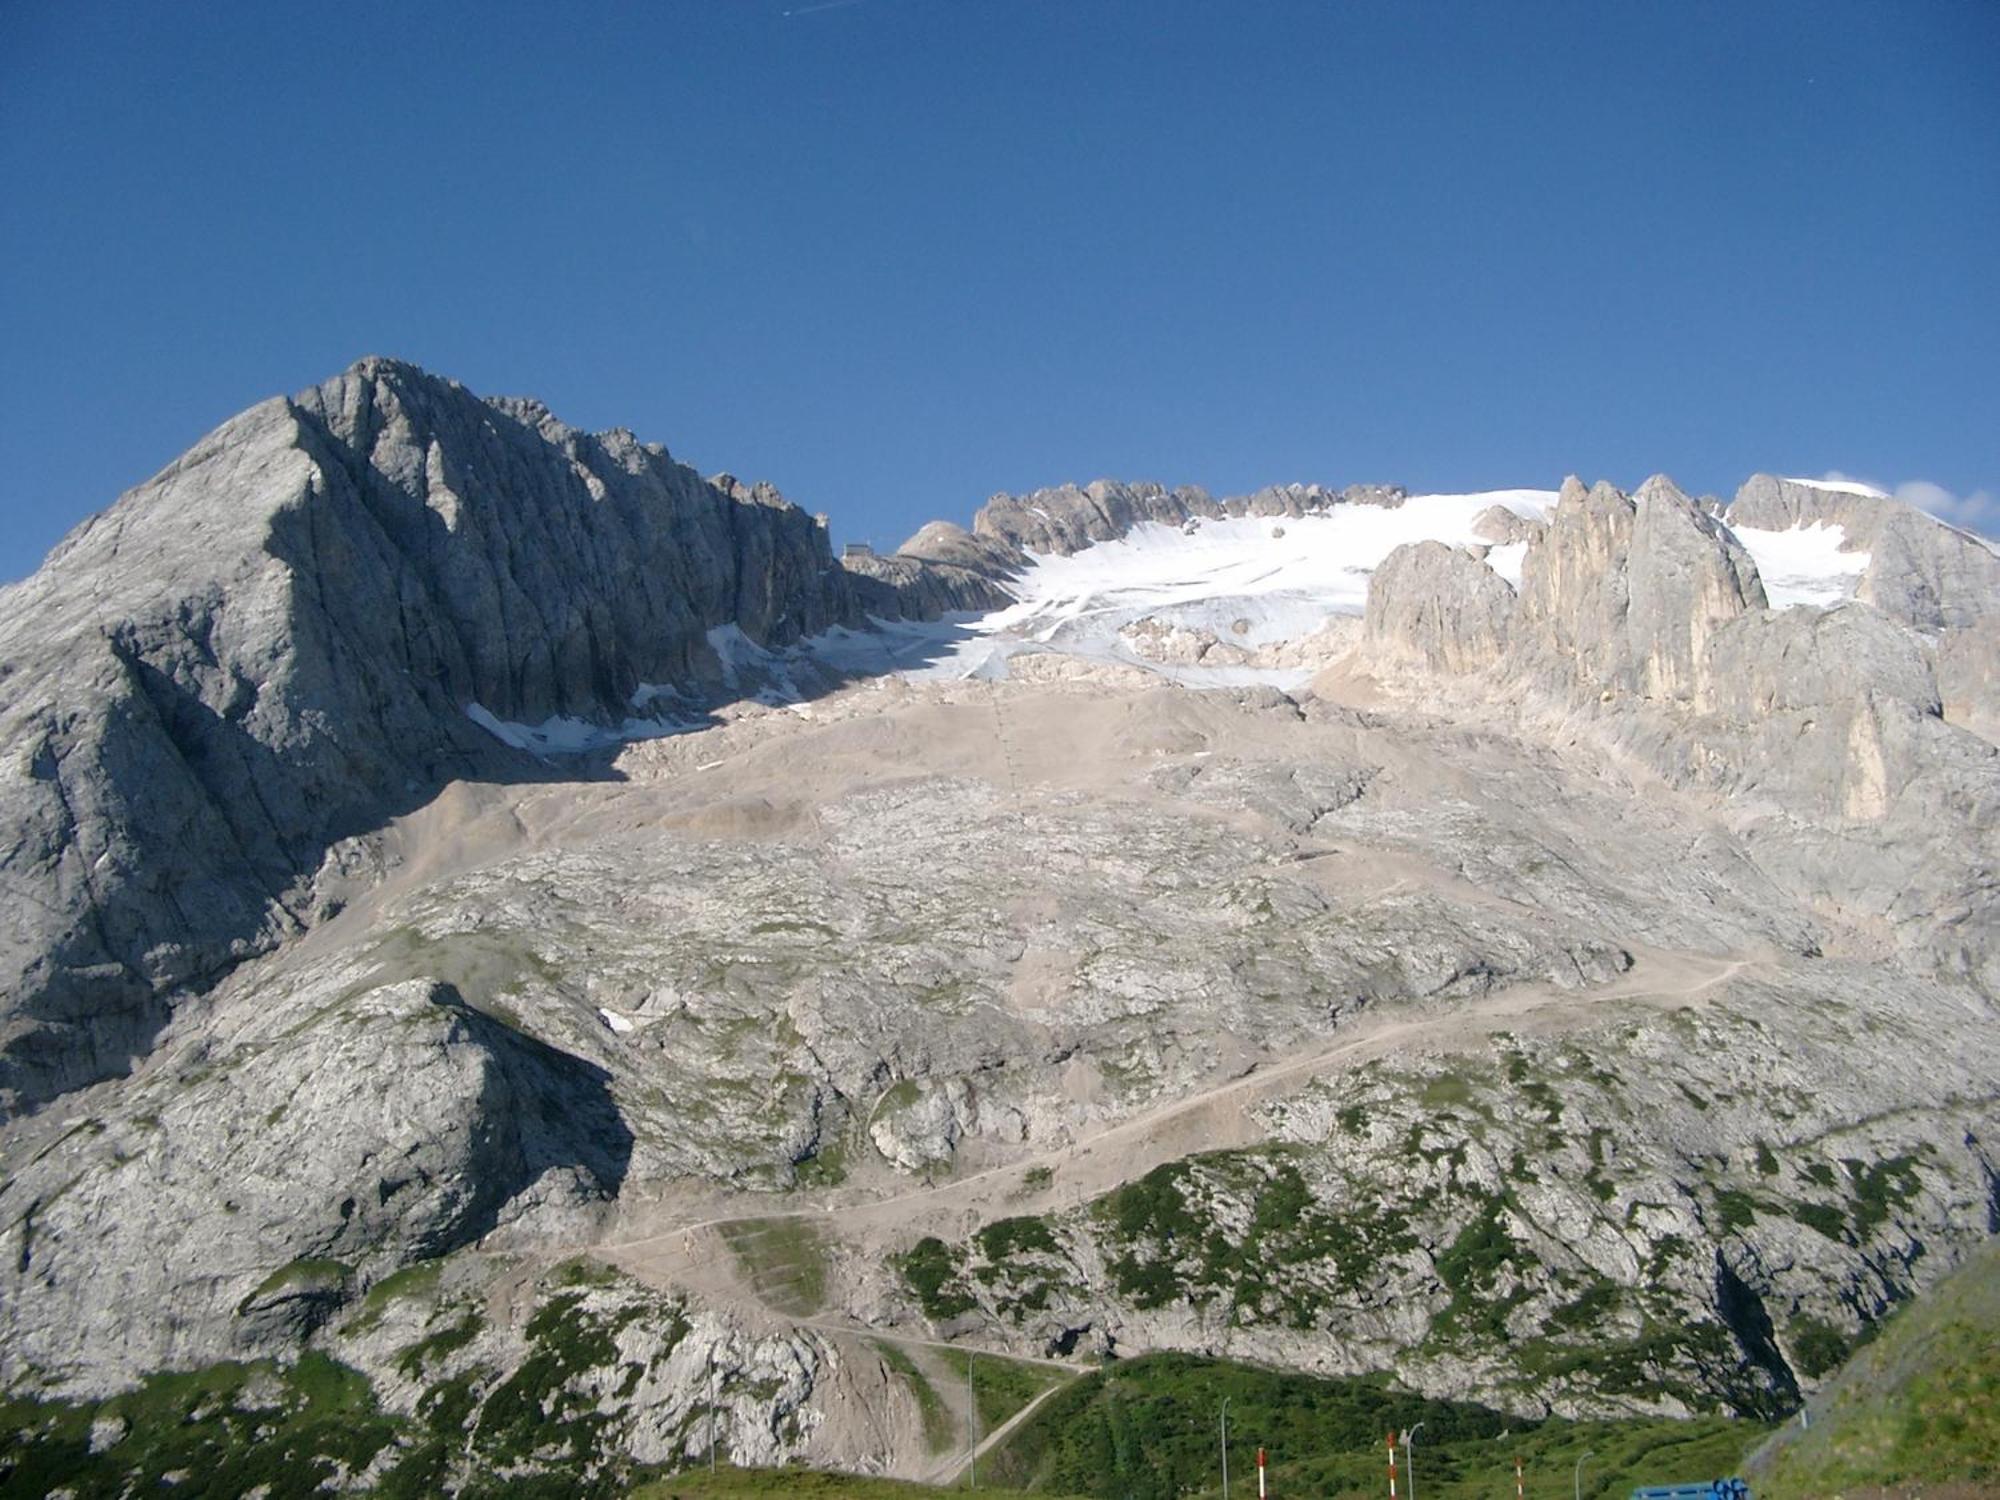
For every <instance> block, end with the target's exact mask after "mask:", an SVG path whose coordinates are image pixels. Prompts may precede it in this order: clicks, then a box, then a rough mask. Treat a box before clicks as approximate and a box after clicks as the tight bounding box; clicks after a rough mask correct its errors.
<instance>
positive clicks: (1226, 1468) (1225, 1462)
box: [1222, 1396, 1229, 1500]
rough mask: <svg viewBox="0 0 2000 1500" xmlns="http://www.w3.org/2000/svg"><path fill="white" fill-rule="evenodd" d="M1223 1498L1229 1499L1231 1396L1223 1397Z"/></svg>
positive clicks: (1224, 1499)
mask: <svg viewBox="0 0 2000 1500" xmlns="http://www.w3.org/2000/svg"><path fill="white" fill-rule="evenodd" d="M1222 1500H1229V1398H1228V1397H1227V1396H1224V1397H1223V1398H1222Z"/></svg>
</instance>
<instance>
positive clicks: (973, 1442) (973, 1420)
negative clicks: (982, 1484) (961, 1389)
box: [965, 1349, 979, 1490]
mask: <svg viewBox="0 0 2000 1500" xmlns="http://www.w3.org/2000/svg"><path fill="white" fill-rule="evenodd" d="M972 1360H973V1351H972V1350H970V1349H968V1350H966V1351H965V1429H966V1432H967V1434H968V1439H967V1441H968V1444H969V1453H968V1456H967V1458H966V1465H967V1482H968V1485H969V1487H970V1488H972V1489H975V1490H976V1489H978V1488H979V1403H978V1400H977V1399H976V1398H975V1397H974V1395H973V1393H972Z"/></svg>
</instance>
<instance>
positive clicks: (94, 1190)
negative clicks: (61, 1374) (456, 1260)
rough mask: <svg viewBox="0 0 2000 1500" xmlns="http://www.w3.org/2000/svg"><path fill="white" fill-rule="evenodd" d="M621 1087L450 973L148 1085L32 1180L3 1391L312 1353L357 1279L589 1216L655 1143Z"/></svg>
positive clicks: (15, 1238)
mask: <svg viewBox="0 0 2000 1500" xmlns="http://www.w3.org/2000/svg"><path fill="white" fill-rule="evenodd" d="M604 1080H605V1075H604V1073H603V1072H602V1070H601V1069H597V1068H594V1067H592V1066H591V1065H590V1064H588V1063H585V1062H583V1061H582V1060H580V1059H578V1058H575V1057H570V1056H567V1055H565V1054H563V1053H561V1052H558V1051H556V1050H555V1049H554V1048H551V1047H549V1046H547V1045H546V1044H544V1043H541V1042H538V1041H535V1040H534V1039H532V1038H530V1037H528V1036H524V1035H523V1034H521V1033H520V1032H518V1031H516V1030H514V1029H513V1028H512V1027H510V1026H508V1025H506V1024H505V1023H504V1022H503V1021H501V1020H497V1019H495V1018H494V1017H492V1016H489V1015H485V1014H482V1013H481V1012H479V1011H476V1010H473V1009H471V1008H470V1007H468V1006H467V1005H466V1003H465V1002H464V1001H463V1000H462V999H461V998H460V997H459V995H458V994H457V992H456V991H455V990H454V989H453V988H452V987H451V986H449V985H445V984H440V983H438V982H436V981H427V980H412V981H406V982H403V983H400V984H392V985H387V986H383V987H381V988H377V989H373V990H368V991H364V992H363V993H361V994H359V995H355V996H353V997H352V998H350V999H346V1000H336V1001H335V1002H334V1003H332V1004H331V1005H327V1006H324V1007H323V1008H322V1009H321V1010H320V1011H319V1012H318V1013H317V1014H314V1015H309V1016H307V1017H304V1018H301V1021H300V1024H297V1025H293V1026H290V1027H285V1026H272V1027H270V1028H268V1030H267V1032H266V1033H265V1034H264V1035H263V1036H261V1037H259V1038H257V1039H256V1040H254V1041H251V1042H248V1043H247V1044H245V1045H241V1046H235V1047H226V1048H220V1049H217V1052H216V1054H215V1055H214V1056H212V1057H211V1058H210V1059H209V1060H208V1061H205V1062H194V1061H193V1060H192V1059H189V1060H186V1061H184V1062H183V1063H182V1065H181V1066H180V1067H177V1068H175V1069H173V1070H171V1071H168V1072H162V1073H160V1074H158V1075H156V1076H154V1077H152V1078H150V1079H149V1080H147V1082H146V1083H145V1084H144V1085H143V1086H141V1087H139V1088H138V1089H137V1090H136V1091H135V1092H133V1093H132V1094H131V1095H129V1096H128V1097H127V1098H126V1099H125V1101H124V1107H123V1108H122V1109H121V1110H120V1111H119V1113H118V1115H117V1117H116V1118H115V1120H114V1121H112V1122H111V1123H110V1124H109V1125H108V1126H102V1125H101V1126H100V1127H99V1129H98V1131H97V1132H96V1134H97V1135H99V1136H102V1135H104V1134H105V1132H106V1130H107V1129H108V1131H109V1138H108V1139H94V1138H93V1139H90V1140H89V1141H88V1148H87V1149H85V1148H84V1146H83V1145H82V1143H79V1145H78V1146H77V1147H73V1148H72V1149H70V1150H66V1151H63V1152H59V1153H55V1154H53V1155H45V1156H43V1157H41V1158H40V1159H38V1160H36V1161H35V1162H33V1163H31V1164H29V1165H27V1166H26V1167H25V1169H24V1170H23V1171H22V1172H21V1173H20V1174H19V1175H18V1176H17V1177H16V1179H15V1181H14V1182H13V1183H12V1184H11V1187H10V1190H9V1202H10V1204H12V1205H15V1206H16V1209H17V1212H16V1214H15V1215H12V1216H10V1220H11V1222H10V1223H9V1227H8V1228H7V1230H6V1231H5V1249H6V1255H5V1260H4V1270H0V1278H4V1280H0V1284H4V1286H5V1289H6V1297H5V1300H6V1301H7V1303H8V1304H9V1306H11V1307H12V1308H14V1309H15V1316H14V1317H13V1318H12V1319H11V1320H10V1322H9V1326H8V1334H7V1340H6V1349H5V1353H4V1355H0V1381H4V1382H7V1383H10V1384H11V1383H12V1382H13V1381H15V1380H17V1379H18V1378H19V1377H20V1376H21V1374H22V1372H23V1371H24V1370H27V1369H30V1368H40V1369H70V1370H90V1371H92V1372H94V1374H93V1378H94V1379H96V1380H97V1381H99V1382H101V1383H103V1384H110V1385H115V1384H117V1383H120V1382H123V1381H129V1380H133V1379H136V1378H137V1377H138V1376H139V1375H141V1374H143V1373H144V1372H145V1371H147V1370H149V1369H154V1368H157V1367H159V1366H162V1365H167V1364H171V1363H173V1362H175V1361H176V1360H179V1359H182V1358H185V1357H186V1355H187V1353H188V1352H189V1351H191V1350H198V1351H201V1354H202V1357H203V1358H205V1359H215V1358H221V1357H225V1356H235V1357H244V1358H249V1357H256V1356H258V1355H261V1354H269V1353H277V1352H282V1351H286V1350H290V1349H293V1348H296V1347H297V1346H298V1344H299V1343H300V1341H301V1340H302V1339H304V1338H306V1337H307V1336H309V1335H310V1334H312V1333H313V1332H314V1330H315V1329H317V1328H318V1327H319V1326H320V1324H322V1323H323V1322H325V1321H326V1319H327V1318H328V1317H329V1316H331V1315H332V1314H333V1313H334V1312H335V1311H337V1310H338V1309H339V1308H340V1307H341V1306H342V1305H343V1304H344V1303H346V1302H347V1301H348V1300H350V1298H351V1297H352V1296H353V1295H354V1294H355V1291H356V1288H357V1287H359V1286H363V1285H365V1284H366V1283H367V1282H369V1281H373V1280H379V1279H380V1277H381V1276H382V1275H383V1274H384V1273H385V1272H387V1271H390V1270H393V1269H395V1268H396V1267H397V1266H399V1265H403V1264H406V1263H408V1262H410V1261H414V1260H423V1259H430V1258H434V1257H437V1256H441V1255H444V1254H446V1253H447V1252H449V1251H452V1250H455V1249H457V1248H459V1247H460V1246H463V1245H467V1244H470V1243H472V1242H473V1241H474V1240H476V1239H478V1238H479V1237H480V1236H482V1235H484V1234H486V1233H488V1232H489V1231H491V1230H493V1229H494V1228H495V1227H496V1226H498V1225H500V1224H501V1223H502V1221H503V1216H504V1217H505V1219H506V1220H508V1221H514V1222H518V1221H520V1220H521V1219H523V1218H524V1217H535V1218H537V1219H538V1220H539V1221H540V1222H541V1224H542V1226H543V1227H544V1228H545V1229H549V1228H559V1227H561V1226H562V1225H563V1224H564V1223H565V1222H566V1221H567V1222H571V1223H574V1222H575V1216H576V1215H577V1214H578V1213H579V1212H580V1211H582V1210H585V1209H587V1207H588V1205H589V1204H590V1203H591V1202H593V1201H595V1200H600V1199H603V1198H606V1197H608V1196H610V1195H612V1194H615V1193H616V1191H617V1189H618V1186H619V1184H620V1183H621V1181H622V1180H623V1178H624V1175H625V1168H626V1163H627V1160H628V1159H629V1157H630V1154H631V1148H632V1136H631V1132H630V1131H629V1130H628V1129H627V1128H626V1126H625V1124H624V1122H623V1121H622V1120H621V1119H620V1118H619V1115H618V1112H617V1110H616V1109H615V1108H614V1107H613V1106H612V1104H611V1102H610V1097H609V1094H608V1093H607V1092H606V1089H605V1086H604ZM105 1275H112V1276H115V1278H116V1283H117V1291H116V1293H115V1295H106V1288H105V1286H104V1285H103V1284H102V1281H101V1278H102V1277H104V1276H105ZM135 1307H137V1308H146V1309H150V1310H151V1312H152V1315H151V1316H148V1317H146V1318H144V1319H143V1320H138V1321H136V1322H135V1320H134V1319H133V1318H132V1315H131V1314H132V1309H133V1308H135Z"/></svg>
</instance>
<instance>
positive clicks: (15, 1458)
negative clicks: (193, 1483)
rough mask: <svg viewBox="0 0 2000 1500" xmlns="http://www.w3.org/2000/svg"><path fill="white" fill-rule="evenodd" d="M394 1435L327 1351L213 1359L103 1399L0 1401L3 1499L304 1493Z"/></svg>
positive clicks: (369, 1397) (360, 1464) (354, 1375)
mask: <svg viewBox="0 0 2000 1500" xmlns="http://www.w3.org/2000/svg"><path fill="white" fill-rule="evenodd" d="M94 1426H95V1427H97V1428H98V1431H99V1436H100V1442H99V1446H100V1448H101V1449H102V1451H101V1452H99V1453H95V1454H93V1453H92V1452H91V1451H90V1449H91V1436H92V1429H93V1427H94ZM397 1430H398V1424H397V1423H396V1422H395V1421H394V1419H393V1418H390V1417H388V1416H386V1415H385V1414H384V1413H383V1412H382V1411H381V1410H380V1409H379V1408H378V1407H377V1406H376V1404H375V1396H374V1391H373V1389H372V1388H371V1386H370V1385H369V1383H368V1379H367V1377H366V1376H364V1375H361V1374H360V1373H358V1372H357V1371H354V1370H351V1369H349V1368H347V1367H346V1366H345V1365H341V1364H336V1363H335V1362H334V1361H333V1360H330V1359H328V1358H327V1357H326V1356H324V1355H321V1354H307V1355H305V1356H303V1357H302V1358H301V1359H300V1360H299V1362H298V1363H297V1364H296V1365H294V1366H292V1367H290V1368H289V1369H286V1368H280V1367H278V1366H276V1365H273V1364H269V1363H264V1362H260V1363H257V1364H233V1363H231V1364H220V1365H213V1366H210V1367H209V1368H208V1369H205V1370H196V1371H188V1372H177V1373H173V1374H161V1375H154V1376H150V1377H149V1378H148V1379H147V1380H146V1382H145V1383H144V1384H143V1385H141V1386H140V1387H139V1389H137V1390H136V1391H129V1392H126V1393H125V1394H123V1395H119V1396H114V1397H112V1398H111V1399H109V1400H107V1401H102V1402H75V1403H72V1402H43V1401H36V1400H33V1399H28V1398H20V1397H15V1398H9V1399H7V1400H4V1401H0V1494H7V1495H46V1494H49V1493H52V1492H54V1491H56V1490H68V1491H69V1492H70V1493H71V1494H73V1495H74V1496H76V1497H77V1500H98V1497H104V1500H110V1497H113V1496H121V1495H128V1494H150V1493H166V1492H177V1493H187V1494H194V1493H199V1494H204V1495H218V1496H219V1495H242V1494H247V1493H249V1492H250V1491H252V1490H255V1489H257V1488H258V1487H259V1486H268V1487H269V1489H268V1493H269V1494H270V1495H272V1496H274V1497H276V1496H301V1495H308V1494H312V1493H313V1492H315V1491H316V1490H318V1489H320V1488H321V1487H322V1486H326V1485H332V1484H334V1483H335V1482H337V1481H338V1480H340V1479H342V1478H343V1477H344V1476H347V1475H351V1474H354V1473H357V1472H359V1471H360V1470H362V1469H365V1468H366V1467H367V1466H368V1465H369V1464H370V1463H371V1462H372V1461H373V1460H374V1458H375V1456H376V1455H377V1454H378V1453H380V1452H381V1450H382V1449H383V1448H384V1447H386V1446H387V1445H388V1444H389V1443H390V1442H392V1441H393V1440H394V1439H395V1437H396V1434H397ZM169 1475H180V1476H183V1477H184V1478H192V1479H195V1480H198V1486H197V1487H196V1488H192V1489H190V1488H187V1487H186V1486H185V1484H183V1485H182V1486H180V1487H176V1486H175V1485H174V1483H173V1481H171V1480H170V1479H169V1478H168V1476H169Z"/></svg>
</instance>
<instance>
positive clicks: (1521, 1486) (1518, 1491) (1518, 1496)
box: [1514, 1453, 1528, 1500]
mask: <svg viewBox="0 0 2000 1500" xmlns="http://www.w3.org/2000/svg"><path fill="white" fill-rule="evenodd" d="M1527 1496H1528V1482H1527V1481H1526V1480H1525V1479H1523V1478H1522V1477H1521V1455H1520V1454H1518V1453H1516V1454H1515V1455H1514V1500H1527Z"/></svg>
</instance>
